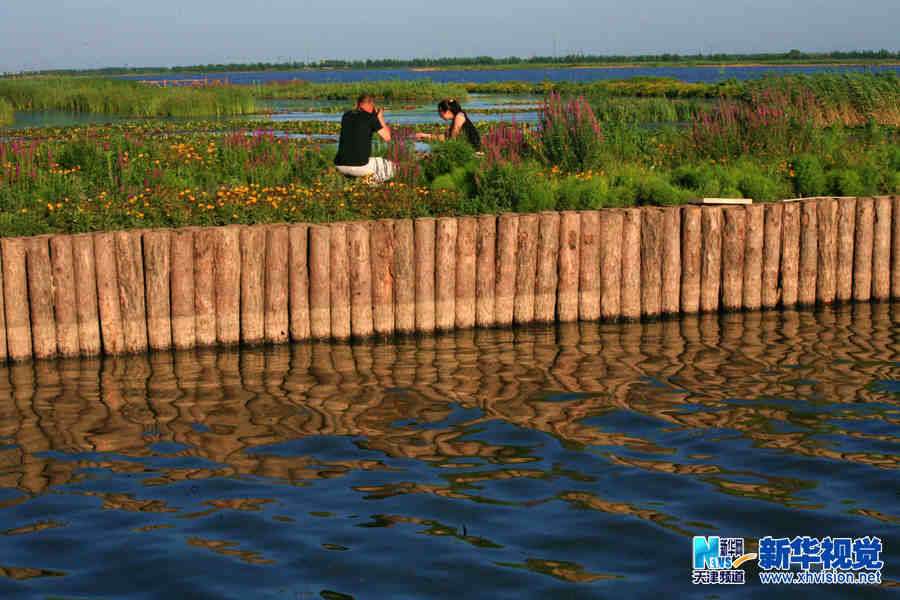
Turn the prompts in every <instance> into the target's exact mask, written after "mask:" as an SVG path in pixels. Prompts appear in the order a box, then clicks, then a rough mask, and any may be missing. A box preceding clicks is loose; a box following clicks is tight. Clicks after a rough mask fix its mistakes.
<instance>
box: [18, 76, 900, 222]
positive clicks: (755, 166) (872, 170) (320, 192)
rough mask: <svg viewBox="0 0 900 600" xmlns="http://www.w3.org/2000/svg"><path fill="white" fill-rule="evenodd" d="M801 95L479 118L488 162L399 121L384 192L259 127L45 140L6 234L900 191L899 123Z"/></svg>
mask: <svg viewBox="0 0 900 600" xmlns="http://www.w3.org/2000/svg"><path fill="white" fill-rule="evenodd" d="M807 102H811V100H809V98H808V97H803V98H802V99H801V101H799V102H798V101H797V99H795V98H793V97H791V96H789V95H788V94H786V93H781V92H777V91H775V90H770V91H767V93H766V94H764V95H763V94H758V95H755V96H752V97H751V98H749V99H747V100H741V99H732V100H727V99H724V98H723V99H720V100H718V101H717V102H716V103H714V104H707V105H706V106H705V107H703V108H702V110H701V111H700V112H699V113H698V114H697V116H696V118H694V119H693V120H692V121H691V124H690V125H688V126H686V127H680V128H675V127H664V128H656V129H648V128H646V127H643V126H636V125H631V124H628V123H622V122H619V123H611V122H602V121H601V120H599V119H598V118H597V116H596V115H595V113H594V111H593V109H592V108H591V104H590V103H589V102H588V101H587V100H586V99H584V98H576V99H567V98H561V97H559V96H556V95H552V96H550V97H548V99H547V101H546V102H545V104H544V105H543V106H542V110H541V121H540V123H539V124H538V125H537V126H536V127H533V128H525V127H523V126H521V125H513V124H511V123H500V124H494V125H490V126H489V127H488V128H485V126H484V125H483V124H482V128H483V129H482V131H483V145H484V155H483V156H478V155H475V153H474V151H473V150H472V149H471V148H470V147H469V146H468V145H466V144H465V143H462V142H455V141H454V142H447V143H442V144H437V145H436V146H435V147H434V150H433V152H432V153H431V154H430V155H429V156H427V157H421V156H417V155H416V153H415V152H414V151H413V147H414V146H413V141H414V140H413V137H412V133H413V131H414V128H403V127H396V128H395V129H394V139H393V140H392V142H391V143H390V144H388V145H384V144H379V145H377V146H376V151H377V152H378V153H380V154H382V155H385V156H387V157H389V158H391V159H392V160H394V161H396V162H397V164H398V176H397V178H396V180H395V181H394V182H392V183H389V184H386V185H381V186H371V185H368V184H366V183H364V182H361V181H358V180H347V179H344V178H343V177H341V176H339V175H337V174H336V173H335V171H334V170H333V169H332V168H331V160H332V157H333V155H334V148H333V147H330V146H322V147H319V146H317V145H315V144H311V143H310V142H309V141H307V140H289V139H286V138H283V137H278V136H275V135H273V134H272V133H267V132H261V131H256V132H250V131H241V132H237V133H224V134H215V133H211V132H209V131H200V130H199V129H197V130H196V131H195V132H194V133H189V134H183V133H178V134H175V133H166V132H165V129H163V130H160V129H154V128H152V127H150V126H148V125H143V126H138V125H134V126H116V127H103V128H86V129H78V130H68V131H66V130H60V131H55V132H52V133H51V132H44V134H45V135H42V136H40V137H38V136H36V135H35V136H34V137H30V138H19V139H15V140H10V141H6V142H2V143H0V206H2V207H3V211H2V213H0V235H26V234H36V233H44V232H78V231H95V230H106V229H120V228H139V227H159V226H169V227H178V226H184V225H212V224H228V223H265V222H281V221H287V222H292V221H311V222H322V221H334V220H350V219H362V218H378V217H417V216H426V215H433V216H437V215H461V214H479V213H486V212H487V213H491V212H501V211H509V210H512V211H521V212H528V211H540V210H548V209H593V208H601V207H609V206H631V205H643V204H655V205H669V204H679V203H683V202H686V201H689V200H690V199H692V198H696V197H709V196H713V197H750V198H753V199H755V200H757V201H771V200H778V199H782V198H789V197H798V196H818V195H832V194H833V195H872V194H879V193H895V192H900V144H898V142H897V139H898V130H897V129H895V128H889V127H885V126H881V125H878V124H876V123H874V122H871V123H869V124H868V125H867V126H865V127H857V128H847V127H845V126H843V125H841V124H839V123H837V124H832V125H827V126H823V125H822V124H821V123H820V122H818V121H817V119H815V118H812V116H811V115H813V111H811V110H810V107H811V106H810V105H809V104H807ZM279 125H280V124H279ZM335 125H336V124H331V126H335ZM429 127H431V128H433V130H435V131H436V130H437V127H436V126H424V127H421V126H420V127H417V128H415V129H419V130H421V129H423V128H424V129H428V128H429ZM169 131H172V130H169ZM33 133H37V132H33Z"/></svg>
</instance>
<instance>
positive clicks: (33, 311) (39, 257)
mask: <svg viewBox="0 0 900 600" xmlns="http://www.w3.org/2000/svg"><path fill="white" fill-rule="evenodd" d="M25 263H26V265H27V270H28V295H27V296H22V297H21V298H16V299H14V300H13V301H14V302H26V301H27V302H28V303H29V314H30V315H31V342H32V351H33V353H34V357H35V358H52V357H54V356H56V322H55V319H54V316H53V271H52V269H51V267H50V240H49V238H47V237H46V236H38V237H33V238H28V239H27V240H26V241H25Z"/></svg>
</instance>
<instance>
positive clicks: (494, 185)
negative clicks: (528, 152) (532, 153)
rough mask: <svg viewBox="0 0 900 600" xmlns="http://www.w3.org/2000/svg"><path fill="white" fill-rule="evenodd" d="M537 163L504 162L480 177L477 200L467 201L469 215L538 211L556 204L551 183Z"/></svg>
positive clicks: (483, 172)
mask: <svg viewBox="0 0 900 600" xmlns="http://www.w3.org/2000/svg"><path fill="white" fill-rule="evenodd" d="M538 172H539V171H538V167H537V165H536V164H534V163H527V162H526V163H522V164H520V165H515V164H513V163H500V164H497V165H495V166H493V167H491V168H490V169H487V170H486V171H479V172H478V173H477V175H476V182H477V194H476V196H477V197H476V198H473V199H471V200H470V201H468V202H466V207H465V208H464V209H463V210H464V212H467V213H498V212H503V211H515V212H534V211H538V210H547V209H549V208H552V207H553V205H554V198H553V191H552V188H551V187H550V183H549V182H548V181H546V180H545V179H544V178H542V177H540V176H539V175H538Z"/></svg>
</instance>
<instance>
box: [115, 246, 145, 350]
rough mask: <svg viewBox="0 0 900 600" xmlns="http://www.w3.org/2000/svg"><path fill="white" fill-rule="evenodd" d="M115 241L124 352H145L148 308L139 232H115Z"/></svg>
mask: <svg viewBox="0 0 900 600" xmlns="http://www.w3.org/2000/svg"><path fill="white" fill-rule="evenodd" d="M115 239H116V268H117V269H118V271H119V306H120V307H121V310H122V338H123V340H124V342H125V352H128V353H132V354H133V353H136V352H144V351H146V350H147V305H146V296H145V293H146V291H145V285H144V257H143V244H142V241H141V233H140V232H137V231H117V232H116V234H115Z"/></svg>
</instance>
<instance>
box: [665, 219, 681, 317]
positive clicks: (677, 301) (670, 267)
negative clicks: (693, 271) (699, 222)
mask: <svg viewBox="0 0 900 600" xmlns="http://www.w3.org/2000/svg"><path fill="white" fill-rule="evenodd" d="M681 212H682V209H681V207H680V206H670V207H668V208H666V209H664V210H663V225H662V227H663V230H662V299H661V301H660V307H659V310H660V312H661V313H662V314H664V315H677V314H678V313H679V312H680V311H681Z"/></svg>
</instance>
